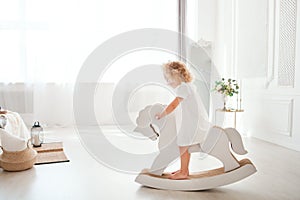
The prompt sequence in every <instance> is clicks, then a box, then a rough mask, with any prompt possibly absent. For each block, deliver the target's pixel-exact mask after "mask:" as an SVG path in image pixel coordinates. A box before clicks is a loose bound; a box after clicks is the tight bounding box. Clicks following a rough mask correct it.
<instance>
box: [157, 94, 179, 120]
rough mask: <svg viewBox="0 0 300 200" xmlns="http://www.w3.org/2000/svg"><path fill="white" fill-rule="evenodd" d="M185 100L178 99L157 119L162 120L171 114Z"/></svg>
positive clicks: (158, 115)
mask: <svg viewBox="0 0 300 200" xmlns="http://www.w3.org/2000/svg"><path fill="white" fill-rule="evenodd" d="M182 100H183V98H181V97H176V98H175V99H174V100H173V101H172V102H171V103H170V104H169V105H168V106H167V107H166V108H165V109H164V111H163V112H161V113H160V114H157V115H156V118H157V119H161V118H163V117H165V116H166V115H168V114H170V113H171V112H172V111H173V110H175V108H176V107H177V106H178V105H179V103H180V102H181V101H182Z"/></svg>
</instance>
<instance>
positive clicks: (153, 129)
mask: <svg viewBox="0 0 300 200" xmlns="http://www.w3.org/2000/svg"><path fill="white" fill-rule="evenodd" d="M150 128H151V129H152V131H153V132H154V133H155V134H156V136H157V137H159V134H158V132H156V130H155V128H154V127H153V125H152V124H150Z"/></svg>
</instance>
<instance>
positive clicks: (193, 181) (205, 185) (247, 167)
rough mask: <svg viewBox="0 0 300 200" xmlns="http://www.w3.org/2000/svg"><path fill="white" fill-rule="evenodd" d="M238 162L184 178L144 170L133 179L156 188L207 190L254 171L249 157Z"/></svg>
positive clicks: (240, 178)
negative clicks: (236, 164)
mask: <svg viewBox="0 0 300 200" xmlns="http://www.w3.org/2000/svg"><path fill="white" fill-rule="evenodd" d="M239 164H240V167H239V168H237V169H234V170H232V171H229V172H224V168H223V167H221V168H217V169H212V170H208V171H203V172H198V173H194V174H191V175H190V176H189V178H188V179H185V180H171V179H168V174H163V175H162V176H159V175H155V174H151V173H149V172H148V171H147V170H144V171H142V172H141V173H140V174H139V175H138V176H137V177H136V179H135V181H136V182H137V183H140V184H141V185H144V186H147V187H151V188H157V189H166V190H181V191H195V190H207V189H212V188H216V187H219V186H224V185H228V184H231V183H234V182H237V181H240V180H242V179H244V178H246V177H248V176H250V175H252V174H254V173H255V172H256V168H255V166H254V165H253V164H252V162H251V161H250V160H249V159H243V160H240V161H239Z"/></svg>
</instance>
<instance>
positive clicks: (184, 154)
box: [169, 146, 190, 180]
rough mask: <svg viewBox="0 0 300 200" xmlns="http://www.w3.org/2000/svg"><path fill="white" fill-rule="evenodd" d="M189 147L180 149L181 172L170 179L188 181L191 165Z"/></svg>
mask: <svg viewBox="0 0 300 200" xmlns="http://www.w3.org/2000/svg"><path fill="white" fill-rule="evenodd" d="M188 148H189V147H188V146H186V147H179V151H180V165H181V166H180V170H179V171H178V172H176V173H175V174H173V175H172V176H170V177H169V178H170V179H174V180H180V179H187V178H188V176H189V163H190V153H189V152H188Z"/></svg>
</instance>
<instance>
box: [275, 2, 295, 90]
mask: <svg viewBox="0 0 300 200" xmlns="http://www.w3.org/2000/svg"><path fill="white" fill-rule="evenodd" d="M296 26H297V0H280V5H279V38H278V39H279V42H278V86H290V87H293V86H294V80H295V61H296V60H295V59H296V52H295V51H296Z"/></svg>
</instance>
